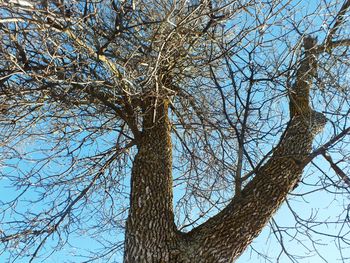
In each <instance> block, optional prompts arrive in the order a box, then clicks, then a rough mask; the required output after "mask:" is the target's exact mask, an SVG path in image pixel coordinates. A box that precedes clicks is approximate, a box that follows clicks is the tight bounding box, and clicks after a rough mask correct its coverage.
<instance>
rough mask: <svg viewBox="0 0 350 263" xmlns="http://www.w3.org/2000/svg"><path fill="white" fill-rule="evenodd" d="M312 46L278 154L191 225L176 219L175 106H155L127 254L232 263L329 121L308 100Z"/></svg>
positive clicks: (140, 159) (140, 157)
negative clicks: (184, 229) (183, 226)
mask: <svg viewBox="0 0 350 263" xmlns="http://www.w3.org/2000/svg"><path fill="white" fill-rule="evenodd" d="M309 40H310V39H309ZM309 43H310V41H309V42H307V41H305V45H306V44H309ZM312 44H313V45H315V44H316V42H312ZM312 48H313V46H312V45H311V47H310V45H309V46H307V47H306V46H305V56H304V58H303V60H302V61H301V65H300V67H299V69H298V72H297V74H296V76H297V79H296V82H295V84H294V86H293V89H292V90H291V96H290V97H291V101H290V113H291V120H290V123H289V125H288V127H287V130H286V132H285V134H284V136H283V138H282V139H281V141H280V143H279V145H278V146H277V147H276V149H275V150H274V152H273V155H272V156H271V158H270V159H269V161H267V162H266V164H264V165H263V166H262V167H260V168H259V169H258V170H257V171H256V175H255V177H254V179H253V180H252V181H250V182H249V183H248V184H247V185H246V186H245V187H244V189H243V190H242V192H241V193H239V194H237V195H236V197H234V198H233V199H232V201H231V202H230V203H229V205H228V206H227V207H226V208H225V209H223V210H222V211H221V212H220V213H218V214H217V215H215V216H213V217H212V218H210V219H209V220H208V221H206V222H205V223H203V224H202V225H200V226H198V227H197V228H195V229H193V230H192V231H190V232H189V233H179V232H178V231H177V230H176V227H175V224H174V215H173V208H172V206H173V203H172V176H171V169H172V160H171V151H172V147H171V139H170V124H169V120H168V116H167V115H168V107H167V104H166V103H163V102H162V104H160V105H158V106H156V107H153V108H151V107H149V109H148V111H147V112H146V113H145V115H144V123H143V132H142V136H141V139H140V140H139V142H138V153H137V155H136V157H135V160H134V166H133V169H132V179H131V200H130V202H131V203H130V212H129V218H128V221H127V230H126V241H125V256H124V262H127V263H129V262H155V263H156V262H157V263H158V262H159V263H160V262H162V263H165V262H178V263H190V262H191V263H214V262H225V263H226V262H233V261H234V260H235V259H236V258H237V257H238V256H239V255H240V254H241V253H242V252H243V251H244V250H245V249H246V248H247V246H248V245H249V244H250V243H251V241H252V240H253V239H254V238H255V237H256V236H257V235H258V234H259V233H260V232H261V230H262V229H263V227H264V226H265V225H266V224H267V222H268V221H269V220H270V219H271V217H272V216H273V214H274V213H275V211H276V210H277V209H278V208H279V207H280V206H281V204H282V203H283V202H284V201H285V199H286V198H287V195H288V193H289V192H290V191H291V190H292V189H293V188H294V186H295V185H296V183H297V182H298V180H299V179H300V177H301V175H302V171H303V168H304V167H305V165H306V164H307V161H306V160H307V156H308V154H309V153H310V151H311V146H312V141H313V138H314V137H315V135H316V134H317V133H318V132H320V131H321V130H322V129H323V127H324V125H325V123H326V118H325V117H324V116H323V115H322V114H321V113H318V112H315V111H313V110H312V109H311V108H310V106H309V89H310V85H311V80H312V77H313V75H314V74H315V70H316V64H315V63H314V62H315V58H314V57H311V56H313V54H312V52H311V50H312ZM311 62H313V63H311Z"/></svg>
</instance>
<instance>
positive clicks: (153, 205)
mask: <svg viewBox="0 0 350 263" xmlns="http://www.w3.org/2000/svg"><path fill="white" fill-rule="evenodd" d="M150 104H151V103H150ZM137 145H138V153H137V154H136V157H135V160H134V163H133V168H132V175H131V198H130V211H129V217H128V220H127V228H126V240H125V254H124V262H125V263H129V262H130V263H133V262H169V260H170V258H171V255H170V254H171V251H174V246H175V239H176V231H175V224H174V215H173V194H172V146H171V139H170V124H169V120H168V105H167V103H166V102H162V103H161V104H160V105H157V106H156V107H151V106H149V107H146V109H145V113H144V120H143V131H142V134H141V138H140V139H139V141H138V144H137Z"/></svg>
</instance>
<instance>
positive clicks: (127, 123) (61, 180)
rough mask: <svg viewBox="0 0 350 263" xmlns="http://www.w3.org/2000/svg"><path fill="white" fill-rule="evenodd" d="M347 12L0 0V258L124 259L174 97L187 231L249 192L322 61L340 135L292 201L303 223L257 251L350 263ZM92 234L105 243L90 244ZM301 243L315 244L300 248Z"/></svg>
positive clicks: (332, 127)
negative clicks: (153, 140)
mask: <svg viewBox="0 0 350 263" xmlns="http://www.w3.org/2000/svg"><path fill="white" fill-rule="evenodd" d="M349 6H350V1H344V0H332V1H331V0H322V1H302V0H274V1H272V0H271V1H270V0H266V1H257V0H238V1H233V0H232V1H231V0H201V1H200V0H198V1H197V0H173V1H171V0H125V1H123V0H71V1H67V0H66V1H64V0H51V1H50V0H43V1H29V0H9V1H4V0H0V32H1V34H0V189H1V197H0V240H1V242H0V257H4V258H6V259H8V260H9V262H15V261H16V260H21V259H26V260H34V259H38V260H42V261H43V262H45V259H47V258H48V257H50V256H51V255H52V253H56V252H57V253H60V252H59V251H62V250H64V251H67V250H69V251H73V250H74V251H78V252H76V254H75V255H74V257H75V261H74V262H77V261H76V260H77V259H78V260H79V261H82V260H86V261H90V260H91V261H93V260H97V259H100V258H103V260H104V261H103V262H108V260H110V261H111V262H112V261H113V260H116V258H118V256H119V257H120V254H118V253H121V252H122V250H123V233H124V229H125V220H126V217H127V213H128V206H129V192H130V173H131V168H132V164H133V161H134V156H135V154H136V152H137V147H136V145H137V144H138V141H139V140H141V139H140V138H141V137H142V123H143V121H144V116H146V115H148V113H149V112H150V111H154V112H153V113H152V114H153V119H156V118H157V116H156V115H157V111H156V110H154V107H157V105H159V104H162V103H164V101H167V103H169V109H168V115H169V119H170V122H171V139H172V151H173V184H174V193H175V194H174V213H175V222H176V225H177V227H178V228H179V230H181V231H183V232H188V231H190V230H191V229H192V228H194V227H196V226H198V225H199V224H201V223H202V222H204V221H205V220H207V219H208V218H209V217H210V216H212V215H213V214H215V213H217V212H218V211H220V210H222V209H223V208H224V207H225V206H226V205H227V204H228V202H230V200H231V199H232V197H233V196H235V198H239V197H240V194H241V192H242V189H244V187H245V186H246V185H247V184H248V182H250V181H251V180H253V178H254V177H255V176H256V173H257V171H258V170H259V169H260V167H262V166H263V165H264V164H265V163H266V162H267V161H268V160H269V158H270V157H271V156H272V154H273V153H274V149H275V148H276V147H277V146H278V143H279V141H280V138H283V136H284V135H285V134H284V131H285V130H286V128H287V126H288V124H289V122H290V119H291V117H292V116H291V115H292V112H293V111H295V112H298V106H300V105H298V104H295V106H294V108H293V106H290V104H292V103H293V100H295V99H296V96H298V94H296V93H294V91H293V85H296V83H298V81H299V80H300V79H302V78H303V77H302V76H301V75H300V74H304V73H305V72H304V73H303V71H302V69H303V66H304V65H306V64H308V66H310V64H312V65H311V66H312V69H313V72H312V73H310V72H308V74H309V75H310V76H311V78H310V80H309V79H308V81H310V83H311V84H310V85H311V90H310V91H309V93H310V94H309V96H310V104H311V106H312V108H313V109H314V110H316V111H318V112H322V113H323V114H324V115H325V116H326V117H327V120H328V121H327V125H326V128H325V129H324V130H323V131H322V133H320V134H319V135H318V136H317V137H316V139H315V141H314V145H313V152H311V153H310V155H309V156H308V158H307V159H306V163H305V164H303V165H307V166H306V168H305V170H304V175H303V177H302V181H301V182H300V183H299V185H298V187H297V186H296V189H295V190H294V191H293V192H292V193H291V194H290V196H289V199H288V201H287V205H286V206H285V207H284V210H285V211H286V212H285V213H286V214H288V213H289V215H290V219H291V221H290V222H283V220H278V216H277V218H274V219H272V220H271V221H270V225H269V227H270V230H271V231H270V235H269V238H271V239H275V240H276V241H277V242H278V243H279V246H278V247H279V250H278V253H274V254H273V255H268V254H264V253H263V252H261V251H259V250H258V249H256V248H255V247H254V244H253V246H251V248H250V250H251V252H252V253H253V254H255V253H257V255H259V257H260V259H263V260H266V261H270V262H276V260H277V259H279V260H281V262H288V260H289V261H290V262H302V261H301V257H304V256H306V255H310V254H311V255H317V256H318V257H319V258H320V259H322V258H324V257H325V255H324V254H323V252H322V244H324V243H332V242H334V244H335V245H334V247H335V249H336V250H337V251H338V254H337V259H341V260H343V262H348V261H349V260H350V258H349V255H346V253H345V252H344V251H346V249H349V246H350V234H349V233H350V232H349V231H350V225H349V223H350V222H349V220H350V219H349V213H350V207H349V200H350V199H349V197H350V195H349V193H350V191H349V190H350V180H349V176H348V175H349V172H350V158H349V156H350V148H349V147H350V141H349V140H350V137H349V133H350V123H349V122H350V97H349V94H350V50H349V47H350V31H349V28H350V24H349V21H350V19H349V14H348V9H349ZM306 57H309V58H310V59H309V60H307V63H306V62H305V61H306V60H305V58H306ZM299 95H300V94H299ZM305 96H306V95H305ZM150 101H151V103H150ZM289 101H291V102H289ZM150 105H151V106H150ZM290 107H291V108H290ZM290 114H291V115H290ZM295 143H296V144H297V143H298V142H295ZM312 199H314V200H313V202H311V200H312ZM317 200H322V204H319V203H317ZM309 201H310V202H309ZM300 202H301V204H302V205H300ZM323 202H324V203H323ZM324 209H328V212H327V210H324ZM325 226H328V227H329V228H328V229H327V228H326V227H325ZM82 239H84V242H91V243H94V245H93V247H92V248H91V247H86V245H85V243H83V245H82V247H78V248H77V247H76V246H77V242H78V243H79V242H80V241H81V240H82ZM319 240H321V241H319ZM289 242H295V244H300V243H304V244H305V247H303V248H300V250H299V252H298V253H299V254H296V253H295V251H290V250H289V249H288V246H286V243H289ZM292 244H293V243H292ZM89 248H90V250H89ZM300 251H302V252H300Z"/></svg>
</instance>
